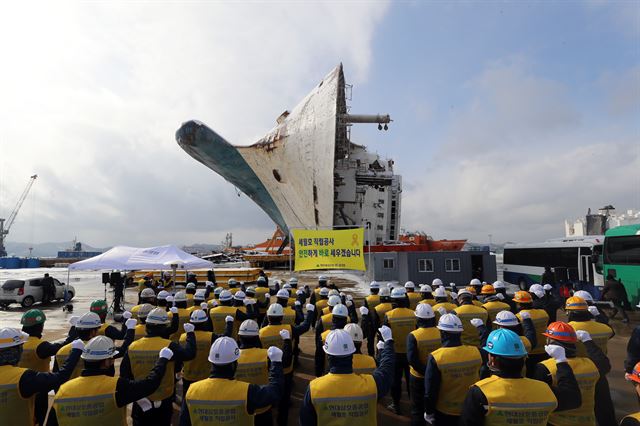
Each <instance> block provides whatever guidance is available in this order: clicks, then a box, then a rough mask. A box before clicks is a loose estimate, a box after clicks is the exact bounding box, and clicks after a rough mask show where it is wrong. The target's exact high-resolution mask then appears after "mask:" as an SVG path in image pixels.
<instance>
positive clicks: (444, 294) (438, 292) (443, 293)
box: [433, 287, 447, 297]
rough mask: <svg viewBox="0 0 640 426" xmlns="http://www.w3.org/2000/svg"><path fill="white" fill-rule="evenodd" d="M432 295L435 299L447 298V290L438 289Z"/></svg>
mask: <svg viewBox="0 0 640 426" xmlns="http://www.w3.org/2000/svg"><path fill="white" fill-rule="evenodd" d="M433 295H434V296H435V297H447V290H445V289H444V287H438V288H436V291H435V292H434V293H433Z"/></svg>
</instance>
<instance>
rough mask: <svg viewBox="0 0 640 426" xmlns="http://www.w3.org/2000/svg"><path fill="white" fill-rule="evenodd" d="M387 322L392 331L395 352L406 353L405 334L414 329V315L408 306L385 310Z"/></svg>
mask: <svg viewBox="0 0 640 426" xmlns="http://www.w3.org/2000/svg"><path fill="white" fill-rule="evenodd" d="M385 315H386V317H387V322H388V323H389V327H391V331H392V333H393V340H394V342H395V349H396V353H401V354H406V353H407V336H408V335H409V333H411V332H412V331H413V330H415V329H416V316H415V314H414V312H413V311H412V310H411V309H409V308H395V309H392V310H390V311H389V312H387V313H386V314H385Z"/></svg>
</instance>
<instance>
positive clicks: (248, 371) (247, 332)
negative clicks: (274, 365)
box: [235, 320, 292, 426]
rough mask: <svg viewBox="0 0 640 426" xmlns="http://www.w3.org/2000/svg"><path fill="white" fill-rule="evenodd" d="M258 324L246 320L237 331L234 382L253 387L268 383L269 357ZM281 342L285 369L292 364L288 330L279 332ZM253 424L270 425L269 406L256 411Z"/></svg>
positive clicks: (271, 420)
mask: <svg viewBox="0 0 640 426" xmlns="http://www.w3.org/2000/svg"><path fill="white" fill-rule="evenodd" d="M259 333H260V330H259V327H258V323H256V322H255V321H254V320H246V321H244V322H243V323H242V324H240V329H239V331H238V341H239V342H238V346H239V348H240V358H239V359H238V366H237V368H236V375H235V377H236V380H240V381H243V382H247V383H251V384H254V385H261V386H264V385H267V384H268V383H269V357H268V351H267V349H263V348H262V347H261V343H260V337H259ZM279 334H280V337H281V338H282V341H283V349H282V352H283V355H282V366H283V368H287V367H289V366H290V365H291V363H292V352H291V350H292V348H291V336H290V334H289V331H288V330H284V329H283V330H280V333H279ZM254 424H255V425H257V426H261V425H265V426H266V425H272V424H273V419H272V413H271V406H269V407H265V408H261V409H257V410H256V412H255V421H254Z"/></svg>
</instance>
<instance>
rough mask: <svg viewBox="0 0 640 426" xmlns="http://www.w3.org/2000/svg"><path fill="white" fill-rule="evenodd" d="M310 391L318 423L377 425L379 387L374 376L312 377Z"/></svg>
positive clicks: (335, 375)
mask: <svg viewBox="0 0 640 426" xmlns="http://www.w3.org/2000/svg"><path fill="white" fill-rule="evenodd" d="M309 390H310V396H311V402H312V403H313V406H314V407H315V411H316V416H317V424H318V425H338V424H340V425H342V424H344V425H346V424H348V425H349V426H375V425H377V412H376V409H377V399H378V390H377V387H376V383H375V381H374V380H373V376H371V375H369V374H353V373H352V374H333V373H329V374H326V375H324V376H322V377H318V378H317V379H314V380H312V381H311V383H309ZM356 406H357V407H358V409H354V407H356Z"/></svg>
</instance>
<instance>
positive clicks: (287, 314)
mask: <svg viewBox="0 0 640 426" xmlns="http://www.w3.org/2000/svg"><path fill="white" fill-rule="evenodd" d="M282 311H283V312H284V315H283V316H282V323H283V324H289V325H290V326H294V325H295V324H296V311H294V310H293V309H291V308H290V307H288V306H287V307H286V308H283V309H282Z"/></svg>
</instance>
